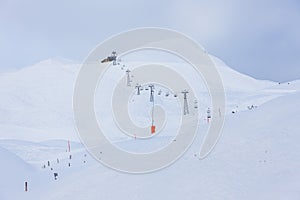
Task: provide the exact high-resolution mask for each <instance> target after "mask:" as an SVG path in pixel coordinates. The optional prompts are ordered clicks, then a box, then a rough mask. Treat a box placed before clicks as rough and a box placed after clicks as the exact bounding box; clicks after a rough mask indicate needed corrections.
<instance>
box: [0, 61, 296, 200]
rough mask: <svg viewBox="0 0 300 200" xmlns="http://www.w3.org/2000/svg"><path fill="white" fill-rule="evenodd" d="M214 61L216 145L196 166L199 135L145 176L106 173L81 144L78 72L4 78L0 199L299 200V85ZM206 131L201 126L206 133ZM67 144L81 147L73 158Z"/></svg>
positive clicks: (63, 66)
mask: <svg viewBox="0 0 300 200" xmlns="http://www.w3.org/2000/svg"><path fill="white" fill-rule="evenodd" d="M211 57H212V59H213V61H214V62H215V64H216V65H217V68H218V70H219V71H220V74H221V77H222V80H223V82H224V86H225V89H226V100H227V102H226V108H227V114H226V122H225V126H224V130H223V133H222V137H221V138H220V141H219V142H218V144H217V145H216V148H215V149H214V150H213V152H212V153H211V154H210V155H209V156H208V157H207V158H206V159H204V160H199V159H198V158H197V153H198V151H199V147H200V145H201V143H202V140H201V137H198V138H196V140H195V142H194V144H193V145H192V147H191V148H190V149H189V151H188V152H187V153H186V154H185V155H184V156H183V158H181V159H179V160H178V161H177V162H176V163H174V164H173V165H172V166H170V167H168V168H166V169H164V170H161V171H158V172H155V173H150V174H144V175H131V174H124V173H119V172H116V171H114V170H111V169H109V168H107V167H104V166H103V165H101V164H99V163H98V162H96V161H95V160H94V159H93V158H92V157H91V156H90V155H89V154H88V153H87V152H86V150H85V149H84V148H83V146H82V145H81V144H80V143H79V142H78V136H77V134H76V131H75V128H74V122H73V113H72V94H73V87H74V83H75V79H76V75H77V73H78V70H79V68H80V65H79V64H76V63H74V62H71V61H68V60H64V59H49V60H45V61H42V62H40V63H37V64H35V65H33V66H30V67H26V68H23V69H21V70H18V71H14V72H9V73H1V74H0V139H1V140H0V158H1V160H2V161H1V164H0V171H1V172H0V175H1V177H2V179H3V180H5V182H3V181H1V183H0V199H1V200H8V199H21V198H22V199H25V200H26V199H28V200H29V199H46V200H51V199H53V200H54V199H55V200H77V199H78V200H80V199H86V200H93V199H95V200H96V199H145V200H147V199H151V200H152V199H178V200H179V199H188V200H194V199H216V200H223V199H246V200H247V199H249V200H250V199H264V200H265V199H291V200H294V199H295V200H296V199H299V198H300V191H299V185H300V181H299V180H300V173H299V167H300V165H299V163H300V148H299V144H298V143H299V140H300V135H299V132H300V128H299V125H298V124H299V118H300V101H299V98H300V81H293V82H289V83H281V84H279V83H274V82H271V81H262V80H256V79H254V78H252V77H249V76H246V75H243V74H241V73H239V72H236V71H234V70H233V69H231V68H230V67H228V66H227V65H226V64H225V63H224V62H222V61H221V60H220V59H218V58H216V57H213V56H211ZM252 105H253V107H250V106H252ZM248 107H249V108H248ZM232 111H233V112H234V113H232ZM204 112H205V111H204ZM208 125H209V124H207V123H206V122H205V121H203V123H202V124H201V127H200V132H201V130H202V129H203V130H204V129H206V128H207V127H208ZM67 139H68V140H74V141H75V142H71V153H69V152H68V150H67V141H66V140H67ZM164 139H165V138H164V137H155V138H154V140H156V141H158V142H160V141H163V140H164ZM25 140H26V141H25ZM44 140H47V141H44ZM41 141H42V142H41ZM76 141H77V142H76ZM145 143H149V144H150V145H151V144H153V143H151V141H150V142H149V141H148V140H144V141H143V143H138V142H137V141H136V140H133V139H132V140H121V141H119V142H118V145H119V146H120V147H124V148H125V149H131V150H132V149H133V150H134V149H141V148H143V147H144V146H145ZM70 154H71V155H72V159H71V158H70ZM48 162H49V163H51V164H49V166H48V164H47V163H48ZM54 173H58V180H55V179H54V177H53V174H54ZM25 181H28V183H29V191H28V192H24V182H25ZM116 191H117V192H116Z"/></svg>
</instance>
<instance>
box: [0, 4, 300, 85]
mask: <svg viewBox="0 0 300 200" xmlns="http://www.w3.org/2000/svg"><path fill="white" fill-rule="evenodd" d="M147 26H154V27H162V28H170V29H174V30H177V31H180V32H182V33H184V34H186V35H188V36H190V37H192V38H194V39H195V40H196V41H197V42H199V43H200V44H201V45H203V46H204V47H205V48H206V50H207V51H208V52H209V53H210V54H213V55H215V56H217V57H219V58H221V59H222V60H224V61H225V62H226V63H227V64H228V65H229V66H231V67H232V68H234V69H236V70H238V71H240V72H242V73H246V74H248V75H251V76H253V77H255V78H259V79H269V80H274V81H281V82H282V81H290V80H294V79H300V56H299V52H300V3H299V1H297V0H286V1H279V0H264V1H259V0H251V1H250V0H246V1H238V0H228V1H221V0H212V1H202V0H200V1H196V0H194V1H193V0H192V1H179V0H174V1H158V0H153V1H146V0H124V1H116V0H109V1H96V0H95V1H71V0H66V1H58V0H52V1H38V0H27V1H22V0H0V44H1V45H0V61H1V62H0V71H6V70H11V69H15V68H21V67H25V66H28V65H32V64H34V63H36V62H38V61H41V60H44V59H48V58H51V57H63V58H68V59H71V60H76V61H80V62H81V61H83V60H84V58H85V57H86V56H87V55H88V53H89V52H90V51H91V50H92V49H93V48H94V47H95V46H96V45H97V44H98V43H100V42H102V41H103V40H105V39H107V38H108V37H110V36H112V35H114V34H117V33H119V32H122V31H126V30H130V29H133V28H138V27H147Z"/></svg>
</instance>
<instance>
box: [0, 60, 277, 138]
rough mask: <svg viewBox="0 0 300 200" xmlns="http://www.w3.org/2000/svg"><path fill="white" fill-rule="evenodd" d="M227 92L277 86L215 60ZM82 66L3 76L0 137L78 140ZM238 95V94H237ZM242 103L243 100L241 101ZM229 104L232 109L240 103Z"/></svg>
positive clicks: (50, 66) (38, 67)
mask: <svg viewBox="0 0 300 200" xmlns="http://www.w3.org/2000/svg"><path fill="white" fill-rule="evenodd" d="M212 59H213V60H214V62H215V63H216V65H217V67H218V69H219V70H220V74H221V76H222V79H223V81H224V86H225V88H226V90H227V91H228V99H230V98H233V99H234V100H233V101H232V102H234V101H239V100H240V99H241V98H238V100H237V98H236V97H232V92H234V94H236V93H238V92H240V93H245V92H248V93H247V95H249V92H251V91H258V90H262V89H264V88H268V87H271V86H272V85H275V83H273V82H270V81H260V80H255V79H254V78H252V77H249V76H246V75H243V74H240V73H238V72H236V71H234V70H232V69H231V68H229V67H228V66H226V64H225V63H224V62H222V61H221V60H220V59H218V58H216V57H213V56H212ZM79 68H80V65H79V64H75V63H74V62H72V61H68V60H65V59H49V60H45V61H41V62H39V63H37V64H35V65H33V66H30V67H25V68H22V69H21V70H18V71H14V72H10V73H1V74H0V99H1V101H0V128H1V129H0V137H1V138H6V139H12V138H16V139H25V140H26V139H29V140H33V139H34V140H36V141H40V140H46V139H57V138H61V139H71V140H77V136H76V131H75V129H74V123H73V113H72V94H73V87H74V83H75V80H76V75H77V72H78V70H79ZM234 96H235V95H234ZM241 101H242V100H241ZM232 102H229V104H228V105H230V103H231V107H229V109H233V108H234V107H235V106H236V105H237V104H239V102H234V103H232Z"/></svg>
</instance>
